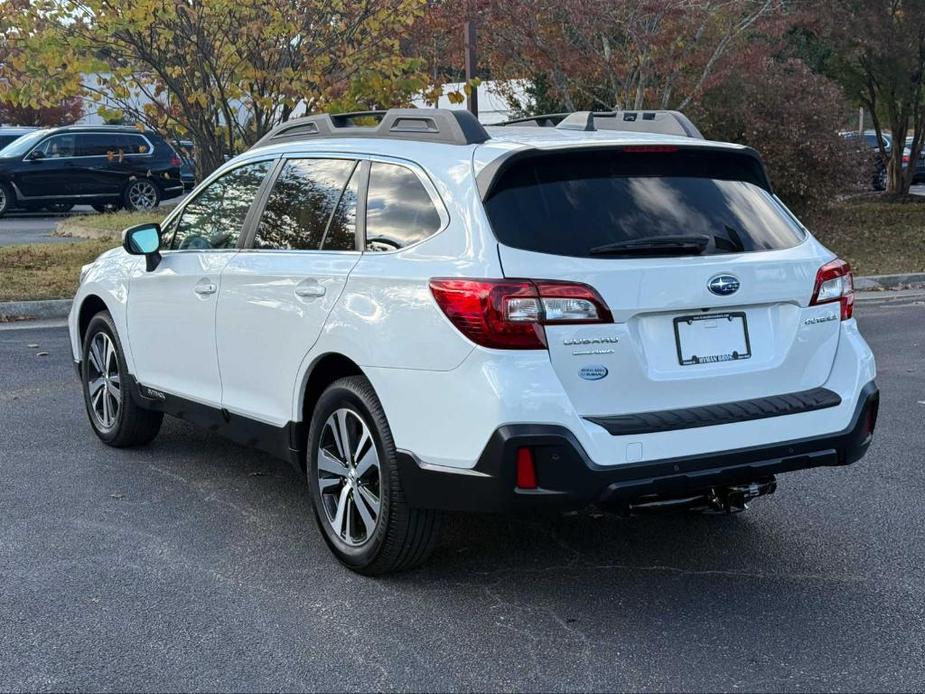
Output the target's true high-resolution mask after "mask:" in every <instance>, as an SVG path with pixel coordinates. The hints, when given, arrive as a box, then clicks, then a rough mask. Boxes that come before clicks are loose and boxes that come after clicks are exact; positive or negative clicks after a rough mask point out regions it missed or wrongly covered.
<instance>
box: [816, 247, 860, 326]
mask: <svg viewBox="0 0 925 694" xmlns="http://www.w3.org/2000/svg"><path fill="white" fill-rule="evenodd" d="M834 301H837V302H839V304H840V305H841V319H842V320H848V319H849V318H851V316H853V315H854V275H853V274H852V272H851V266H850V265H848V263H846V262H845V261H844V260H841V259H840V258H836V259H835V260H833V261H832V262H830V263H826V264H825V265H823V266H822V267H821V268H819V271H818V272H817V273H816V285H815V287H814V288H813V298H812V300H811V301H810V302H809V305H810V306H819V305H821V304H829V303H832V302H834Z"/></svg>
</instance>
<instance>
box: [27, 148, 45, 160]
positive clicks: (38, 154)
mask: <svg viewBox="0 0 925 694" xmlns="http://www.w3.org/2000/svg"><path fill="white" fill-rule="evenodd" d="M44 158H45V152H43V151H42V150H40V149H34V150H32V151H31V152H29V161H40V160H42V159H44Z"/></svg>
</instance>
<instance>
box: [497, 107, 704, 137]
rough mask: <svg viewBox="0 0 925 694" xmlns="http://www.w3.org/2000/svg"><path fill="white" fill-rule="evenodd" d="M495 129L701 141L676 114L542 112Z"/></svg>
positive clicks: (688, 123) (688, 122)
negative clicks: (600, 132) (650, 135)
mask: <svg viewBox="0 0 925 694" xmlns="http://www.w3.org/2000/svg"><path fill="white" fill-rule="evenodd" d="M497 126H520V127H536V128H558V129H560V130H581V131H586V132H593V131H595V130H622V131H626V132H634V133H656V134H658V135H679V136H681V137H692V138H696V139H698V140H702V139H704V138H703V135H702V134H701V133H700V131H699V130H698V129H697V126H696V125H694V124H693V122H691V120H690V118H688V117H687V116H685V115H684V114H683V113H681V112H680V111H575V112H574V113H544V114H541V115H538V116H529V117H527V118H516V119H514V120H509V121H505V122H504V123H498V124H496V126H495V127H497Z"/></svg>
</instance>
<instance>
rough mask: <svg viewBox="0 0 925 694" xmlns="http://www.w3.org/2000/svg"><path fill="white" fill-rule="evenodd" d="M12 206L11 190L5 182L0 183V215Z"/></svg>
mask: <svg viewBox="0 0 925 694" xmlns="http://www.w3.org/2000/svg"><path fill="white" fill-rule="evenodd" d="M12 206H13V191H12V190H10V187H9V186H8V185H7V184H6V183H0V217H2V216H3V215H5V214H6V213H7V212H9V211H10V208H11V207H12Z"/></svg>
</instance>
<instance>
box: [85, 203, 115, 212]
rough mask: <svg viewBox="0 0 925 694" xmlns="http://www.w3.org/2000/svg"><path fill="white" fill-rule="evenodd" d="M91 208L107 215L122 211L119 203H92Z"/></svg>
mask: <svg viewBox="0 0 925 694" xmlns="http://www.w3.org/2000/svg"><path fill="white" fill-rule="evenodd" d="M91 207H92V208H93V209H94V210H96V211H97V212H99V213H100V214H108V213H110V212H118V211H119V210H120V209H122V203H121V202H106V203H99V202H97V203H94V204H93V205H91Z"/></svg>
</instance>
